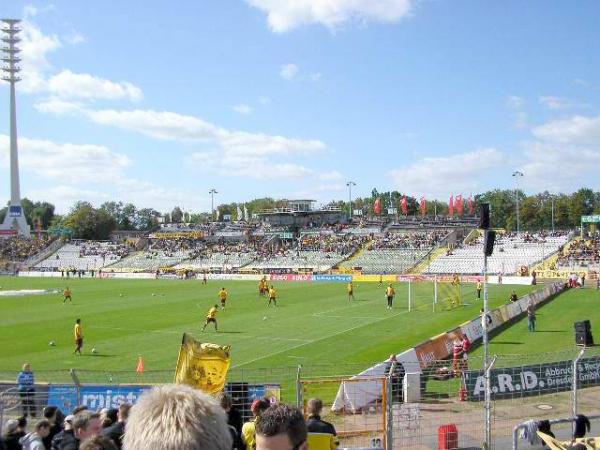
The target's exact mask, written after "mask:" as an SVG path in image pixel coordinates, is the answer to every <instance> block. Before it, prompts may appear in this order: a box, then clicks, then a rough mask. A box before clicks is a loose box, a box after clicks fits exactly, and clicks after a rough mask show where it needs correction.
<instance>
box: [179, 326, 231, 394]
mask: <svg viewBox="0 0 600 450" xmlns="http://www.w3.org/2000/svg"><path fill="white" fill-rule="evenodd" d="M230 350H231V346H229V345H227V346H221V345H217V344H208V343H201V342H199V341H197V340H196V339H194V338H193V337H191V336H188V335H187V334H185V333H184V334H183V340H182V341H181V349H180V350H179V357H178V358H177V368H176V369H175V383H177V384H187V385H189V386H192V387H194V388H197V389H201V390H203V391H204V392H206V393H209V394H214V393H217V392H220V391H222V390H223V389H224V388H225V381H226V378H227V371H228V370H229V364H230Z"/></svg>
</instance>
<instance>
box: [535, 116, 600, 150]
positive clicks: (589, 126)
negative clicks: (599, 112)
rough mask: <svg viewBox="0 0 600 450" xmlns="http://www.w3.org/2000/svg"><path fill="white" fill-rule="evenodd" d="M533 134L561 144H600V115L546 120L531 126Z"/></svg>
mask: <svg viewBox="0 0 600 450" xmlns="http://www.w3.org/2000/svg"><path fill="white" fill-rule="evenodd" d="M532 133H533V135H534V136H535V137H536V138H538V139H541V140H545V141H550V142H555V143H562V144H584V145H585V144H592V145H595V146H598V145H599V144H600V116H596V117H585V116H573V117H570V118H568V119H561V120H555V121H551V122H548V123H546V124H544V125H540V126H538V127H535V128H533V130H532Z"/></svg>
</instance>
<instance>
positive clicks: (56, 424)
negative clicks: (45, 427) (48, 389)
mask: <svg viewBox="0 0 600 450" xmlns="http://www.w3.org/2000/svg"><path fill="white" fill-rule="evenodd" d="M43 414H44V418H46V419H47V420H48V421H49V422H50V433H48V436H46V437H45V438H44V439H43V441H44V447H46V448H47V449H49V448H50V447H51V446H52V439H53V438H54V436H56V435H57V434H58V433H60V432H61V431H62V429H63V428H62V425H61V424H62V422H63V420H64V414H63V413H62V411H61V410H60V409H58V408H57V407H56V406H46V407H45V408H44V410H43Z"/></svg>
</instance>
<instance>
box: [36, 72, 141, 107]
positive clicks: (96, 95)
mask: <svg viewBox="0 0 600 450" xmlns="http://www.w3.org/2000/svg"><path fill="white" fill-rule="evenodd" d="M47 90H48V92H50V93H51V94H52V95H55V96H58V97H61V98H81V99H86V100H94V99H106V100H119V99H128V100H132V101H138V100H141V99H142V97H143V94H142V90H141V89H140V88H139V87H137V86H135V85H133V84H131V83H129V82H121V83H116V82H114V81H110V80H106V79H103V78H99V77H95V76H93V75H89V74H85V73H73V72H71V71H70V70H62V71H61V72H59V73H58V74H56V75H54V76H52V77H51V78H50V79H49V80H48V85H47Z"/></svg>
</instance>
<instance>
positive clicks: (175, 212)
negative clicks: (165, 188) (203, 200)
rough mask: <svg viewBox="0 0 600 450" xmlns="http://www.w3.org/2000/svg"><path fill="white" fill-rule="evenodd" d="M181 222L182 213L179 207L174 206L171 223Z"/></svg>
mask: <svg viewBox="0 0 600 450" xmlns="http://www.w3.org/2000/svg"><path fill="white" fill-rule="evenodd" d="M182 220H183V212H182V211H181V208H180V207H179V206H176V207H175V208H173V211H171V221H173V223H181V221H182Z"/></svg>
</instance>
